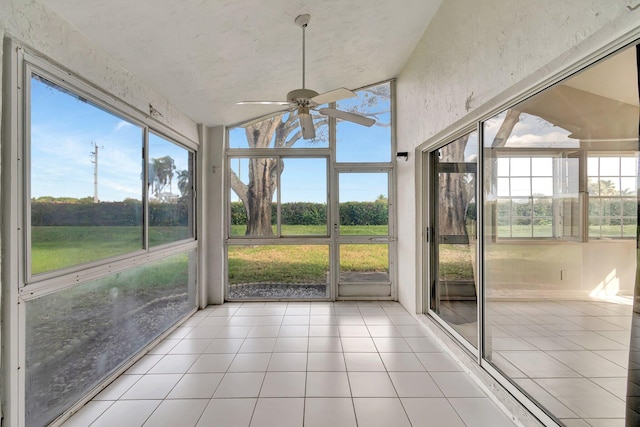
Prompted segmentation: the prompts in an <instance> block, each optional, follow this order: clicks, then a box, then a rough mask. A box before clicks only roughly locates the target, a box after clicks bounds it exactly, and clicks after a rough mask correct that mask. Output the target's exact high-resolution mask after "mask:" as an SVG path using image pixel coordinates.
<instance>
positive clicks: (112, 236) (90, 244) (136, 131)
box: [29, 75, 143, 274]
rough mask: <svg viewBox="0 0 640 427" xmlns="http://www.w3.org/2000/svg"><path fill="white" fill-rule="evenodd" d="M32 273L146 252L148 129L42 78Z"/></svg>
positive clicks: (34, 138) (34, 117)
mask: <svg viewBox="0 0 640 427" xmlns="http://www.w3.org/2000/svg"><path fill="white" fill-rule="evenodd" d="M30 113H31V116H30V126H31V127H30V135H31V140H30V145H29V148H30V160H31V163H30V165H31V166H30V171H31V177H30V190H29V191H30V197H31V199H30V202H31V203H30V210H31V218H30V219H31V230H30V231H31V273H32V274H38V273H43V272H46V271H51V270H57V269H60V268H64V267H69V266H73V265H78V264H82V263H86V262H90V261H95V260H98V259H103V258H108V257H111V256H115V255H120V254H125V253H128V252H133V251H136V250H141V249H142V248H143V242H142V236H143V234H142V178H143V172H142V162H141V161H140V159H141V152H142V151H141V150H142V144H143V129H142V128H141V127H139V126H137V125H135V124H133V123H131V122H129V121H127V120H125V119H122V118H121V117H118V116H115V115H114V114H112V113H109V112H107V111H106V110H104V109H103V108H101V107H98V106H97V105H95V104H92V103H91V102H90V101H87V100H86V99H84V98H82V97H80V96H78V95H76V94H74V93H73V92H71V91H69V90H67V89H65V88H62V87H60V86H57V85H56V84H54V83H51V82H49V81H47V80H45V79H43V78H41V77H39V76H37V75H33V76H32V78H31V102H30Z"/></svg>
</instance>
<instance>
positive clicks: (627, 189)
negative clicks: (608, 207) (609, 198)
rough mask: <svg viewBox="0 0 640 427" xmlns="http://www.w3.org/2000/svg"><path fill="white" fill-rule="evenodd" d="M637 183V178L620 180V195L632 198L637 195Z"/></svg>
mask: <svg viewBox="0 0 640 427" xmlns="http://www.w3.org/2000/svg"><path fill="white" fill-rule="evenodd" d="M637 182H638V181H637V180H636V179H635V178H620V195H621V196H631V195H634V194H636V185H637Z"/></svg>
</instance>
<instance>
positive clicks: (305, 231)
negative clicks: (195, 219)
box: [231, 225, 389, 236]
mask: <svg viewBox="0 0 640 427" xmlns="http://www.w3.org/2000/svg"><path fill="white" fill-rule="evenodd" d="M272 229H273V234H276V233H277V231H278V230H277V228H276V226H275V225H274V226H272ZM388 229H389V227H388V226H386V225H342V226H340V234H342V235H346V236H358V235H374V236H386V235H387V234H388ZM246 230H247V226H246V225H232V226H231V235H232V236H244V233H245V231H246ZM281 231H282V235H283V236H326V235H327V227H326V226H325V225H282V226H281Z"/></svg>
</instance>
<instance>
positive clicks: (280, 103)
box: [236, 101, 289, 105]
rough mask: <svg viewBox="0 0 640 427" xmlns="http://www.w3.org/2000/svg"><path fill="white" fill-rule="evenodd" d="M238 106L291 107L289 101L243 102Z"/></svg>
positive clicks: (238, 103) (237, 103)
mask: <svg viewBox="0 0 640 427" xmlns="http://www.w3.org/2000/svg"><path fill="white" fill-rule="evenodd" d="M236 105H289V103H288V102H287V101H241V102H236Z"/></svg>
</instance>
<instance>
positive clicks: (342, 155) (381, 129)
mask: <svg viewBox="0 0 640 427" xmlns="http://www.w3.org/2000/svg"><path fill="white" fill-rule="evenodd" d="M356 93H357V95H358V96H357V97H356V98H349V99H345V100H342V101H338V102H337V106H336V108H337V109H339V110H343V111H348V112H351V113H356V114H360V115H364V116H367V117H370V118H373V119H375V120H376V123H375V124H374V125H373V126H371V127H365V126H362V125H359V124H355V123H352V122H349V121H344V120H341V119H338V122H337V130H336V139H337V145H336V159H337V161H338V162H358V163H363V162H390V161H391V84H390V83H388V82H387V83H383V84H380V85H377V86H372V87H369V88H365V89H362V90H359V91H357V92H356Z"/></svg>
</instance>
